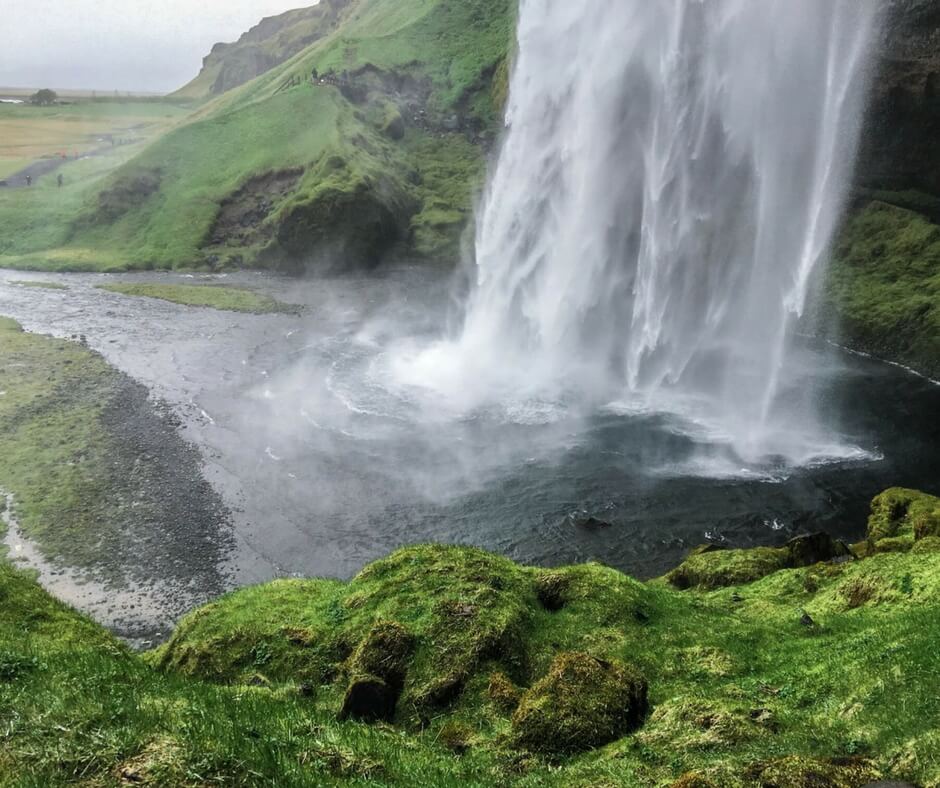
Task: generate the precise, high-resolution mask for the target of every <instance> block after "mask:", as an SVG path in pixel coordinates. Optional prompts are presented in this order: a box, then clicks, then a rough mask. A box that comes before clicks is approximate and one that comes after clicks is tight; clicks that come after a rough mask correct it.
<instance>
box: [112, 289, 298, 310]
mask: <svg viewBox="0 0 940 788" xmlns="http://www.w3.org/2000/svg"><path fill="white" fill-rule="evenodd" d="M98 287H99V289H100V290H107V291H108V292H111V293H120V294H121V295H126V296H141V297H145V298H158V299H160V300H162V301H172V302H173V303H174V304H184V305H186V306H205V307H211V308H212V309H221V310H226V311H229V312H251V313H253V314H256V315H263V314H271V313H275V312H290V311H294V310H295V309H296V307H293V306H291V305H289V304H283V303H281V302H280V301H277V300H275V299H274V298H271V297H270V296H267V295H262V294H259V293H255V292H254V291H252V290H247V289H245V288H240V287H223V286H221V285H169V284H146V283H140V284H130V283H119V284H111V285H99V286H98Z"/></svg>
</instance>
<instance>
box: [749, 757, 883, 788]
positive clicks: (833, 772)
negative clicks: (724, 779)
mask: <svg viewBox="0 0 940 788" xmlns="http://www.w3.org/2000/svg"><path fill="white" fill-rule="evenodd" d="M746 777H747V779H748V780H749V781H753V782H754V783H757V784H759V785H773V786H775V788H806V786H808V785H812V786H819V788H859V786H861V785H866V784H867V783H870V782H874V781H875V780H878V779H879V778H880V777H881V772H879V771H878V769H877V767H876V765H875V764H874V763H873V762H872V761H870V760H866V759H865V758H832V759H829V760H821V759H814V758H799V757H790V758H782V759H780V760H776V761H770V762H766V763H757V764H754V765H753V766H751V767H750V768H749V769H748V770H747V774H746Z"/></svg>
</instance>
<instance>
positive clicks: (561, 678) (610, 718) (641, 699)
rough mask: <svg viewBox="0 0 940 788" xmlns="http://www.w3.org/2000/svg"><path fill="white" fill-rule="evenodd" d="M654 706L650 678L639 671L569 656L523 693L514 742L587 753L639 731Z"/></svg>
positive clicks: (578, 654)
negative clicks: (650, 696) (650, 701)
mask: <svg viewBox="0 0 940 788" xmlns="http://www.w3.org/2000/svg"><path fill="white" fill-rule="evenodd" d="M648 708H649V704H648V700H647V684H646V680H645V679H644V678H643V677H642V676H641V675H640V674H639V673H638V672H637V671H636V670H635V669H633V668H631V667H628V666H627V665H624V664H623V663H621V662H617V661H608V660H603V659H598V658H596V657H593V656H591V655H590V654H586V653H584V652H567V653H563V654H559V655H558V656H557V657H556V658H555V659H554V661H553V662H552V664H551V667H550V668H549V671H548V674H547V675H546V676H545V677H544V678H542V679H541V680H539V681H538V682H536V683H535V684H534V685H533V686H532V687H531V688H530V689H528V690H526V692H525V693H523V696H522V700H521V702H520V704H519V708H518V709H517V710H516V713H515V714H514V715H513V718H512V730H513V739H514V741H515V743H516V744H517V745H519V746H521V747H523V748H525V749H528V750H531V751H533V752H542V753H545V754H548V755H564V754H570V753H577V752H583V751H585V750H590V749H593V748H596V747H601V746H603V745H605V744H608V743H610V742H612V741H615V740H617V739H619V738H621V737H622V736H625V735H626V734H628V733H630V732H631V731H633V730H635V729H636V728H637V727H639V725H640V723H641V722H642V720H643V718H644V717H645V716H646V713H647V710H648Z"/></svg>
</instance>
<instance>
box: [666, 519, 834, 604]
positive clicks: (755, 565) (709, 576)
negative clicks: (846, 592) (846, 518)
mask: <svg viewBox="0 0 940 788" xmlns="http://www.w3.org/2000/svg"><path fill="white" fill-rule="evenodd" d="M851 557H852V551H851V550H850V549H849V548H848V547H847V546H846V545H844V544H843V543H842V542H839V541H838V540H836V539H833V538H832V537H831V536H829V535H828V534H825V533H816V534H809V535H807V536H798V537H795V538H794V539H791V540H790V541H789V542H787V543H786V544H785V545H784V546H783V547H756V548H751V549H748V550H725V549H715V548H714V547H713V546H711V545H703V546H702V547H698V548H695V549H693V550H692V551H691V552H690V553H689V555H688V556H687V557H686V559H685V561H683V562H682V564H680V565H679V566H678V567H676V568H675V569H673V570H672V571H671V572H669V574H667V575H666V580H667V581H669V582H670V583H671V584H672V585H673V586H675V587H676V588H679V589H683V590H684V589H688V588H701V589H703V590H710V589H716V588H725V587H727V586H737V585H745V584H747V583H753V582H754V581H755V580H760V579H761V578H762V577H766V576H767V575H770V574H773V573H774V572H778V571H780V570H781V569H797V568H801V567H807V566H812V565H814V564H817V563H821V562H823V561H831V560H833V559H848V558H851Z"/></svg>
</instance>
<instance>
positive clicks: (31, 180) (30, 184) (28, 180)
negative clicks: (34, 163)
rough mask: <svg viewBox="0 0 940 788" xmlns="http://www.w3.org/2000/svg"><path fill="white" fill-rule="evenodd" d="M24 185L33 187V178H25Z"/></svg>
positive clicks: (28, 176) (30, 176) (29, 176)
mask: <svg viewBox="0 0 940 788" xmlns="http://www.w3.org/2000/svg"><path fill="white" fill-rule="evenodd" d="M26 185H27V186H32V185H33V176H32V175H27V176H26Z"/></svg>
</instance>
